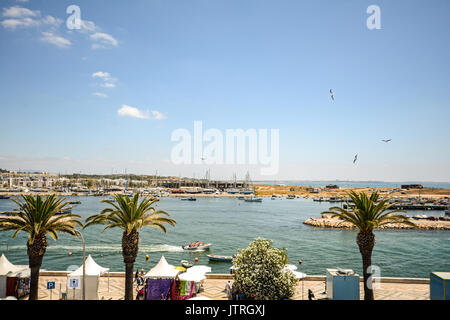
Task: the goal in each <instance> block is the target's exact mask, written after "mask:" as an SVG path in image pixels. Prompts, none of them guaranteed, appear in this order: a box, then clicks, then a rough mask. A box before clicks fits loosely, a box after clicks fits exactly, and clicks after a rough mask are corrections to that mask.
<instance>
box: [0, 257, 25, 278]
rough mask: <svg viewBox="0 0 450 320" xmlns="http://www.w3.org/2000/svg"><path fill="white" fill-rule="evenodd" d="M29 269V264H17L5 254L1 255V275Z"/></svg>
mask: <svg viewBox="0 0 450 320" xmlns="http://www.w3.org/2000/svg"><path fill="white" fill-rule="evenodd" d="M24 269H28V266H16V265H14V264H12V263H11V262H9V260H8V259H7V258H6V257H5V255H4V254H2V256H1V257H0V276H6V275H7V274H8V273H9V272H20V271H23V270H24Z"/></svg>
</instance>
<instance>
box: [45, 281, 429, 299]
mask: <svg viewBox="0 0 450 320" xmlns="http://www.w3.org/2000/svg"><path fill="white" fill-rule="evenodd" d="M48 280H51V281H55V282H56V289H55V290H54V291H53V293H52V299H53V300H57V299H59V293H60V288H61V291H62V292H65V291H66V281H67V278H66V277H65V276H43V275H41V276H40V281H39V299H41V300H49V299H50V291H49V290H47V289H46V287H47V286H46V284H47V281H48ZM227 281H228V280H226V279H206V280H205V282H204V290H203V291H202V292H200V293H199V294H198V295H199V296H204V297H208V298H210V299H213V300H227V296H226V293H225V291H224V289H225V284H226V283H227ZM124 287H125V279H124V278H123V277H111V278H110V279H109V291H108V278H107V277H101V278H100V285H99V298H100V299H103V300H123V294H124ZM302 289H303V293H302ZM308 289H311V290H312V291H313V293H314V295H315V297H316V299H325V298H326V295H325V294H324V290H325V283H324V281H323V280H305V281H304V282H303V283H302V281H300V282H299V283H298V285H297V287H296V293H295V295H294V297H293V299H294V300H307V299H308ZM360 292H361V299H363V294H364V290H363V287H362V283H361V288H360ZM70 294H71V292H70V291H69V292H68V295H69V296H70ZM375 299H376V300H428V299H429V284H426V283H418V284H417V283H380V287H379V288H375Z"/></svg>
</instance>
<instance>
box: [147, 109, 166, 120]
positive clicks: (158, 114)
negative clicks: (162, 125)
mask: <svg viewBox="0 0 450 320" xmlns="http://www.w3.org/2000/svg"><path fill="white" fill-rule="evenodd" d="M150 112H151V113H152V116H153V118H152V119H155V120H164V119H166V116H165V115H163V114H162V113H161V112H159V111H157V110H151V111H150Z"/></svg>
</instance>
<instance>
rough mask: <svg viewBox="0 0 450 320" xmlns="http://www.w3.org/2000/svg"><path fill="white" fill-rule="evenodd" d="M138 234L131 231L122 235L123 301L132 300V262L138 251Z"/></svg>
mask: <svg viewBox="0 0 450 320" xmlns="http://www.w3.org/2000/svg"><path fill="white" fill-rule="evenodd" d="M138 245H139V232H137V231H136V230H134V229H133V230H132V231H131V232H130V233H129V234H127V232H126V231H124V233H123V235H122V255H123V262H125V300H133V271H134V262H135V261H136V257H137V254H138V250H139V246H138Z"/></svg>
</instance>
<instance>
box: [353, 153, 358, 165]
mask: <svg viewBox="0 0 450 320" xmlns="http://www.w3.org/2000/svg"><path fill="white" fill-rule="evenodd" d="M356 160H358V154H356V155H355V159H353V163H355V162H356Z"/></svg>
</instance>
